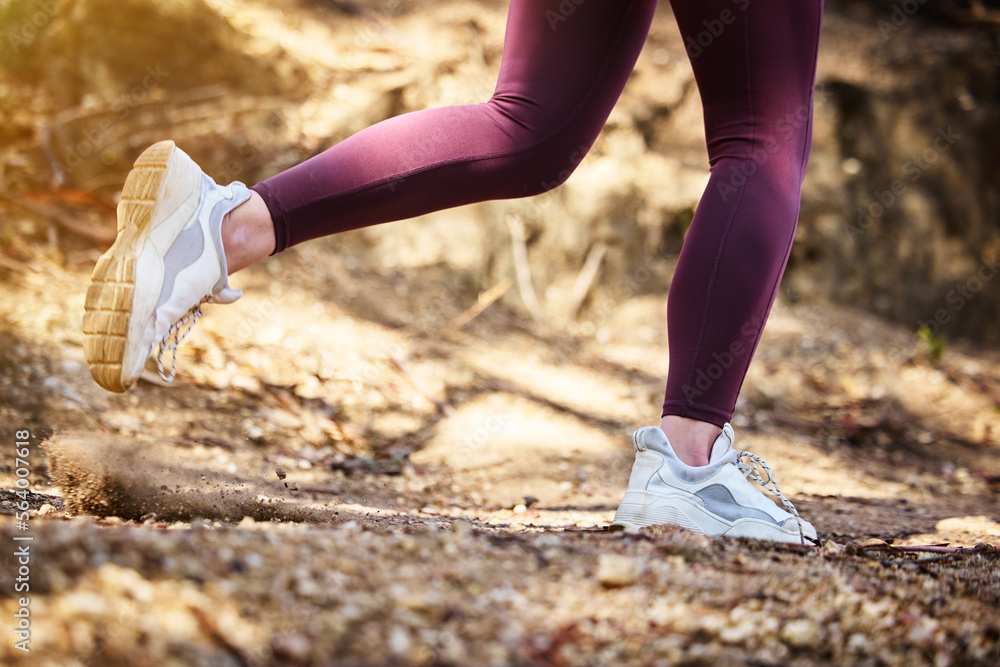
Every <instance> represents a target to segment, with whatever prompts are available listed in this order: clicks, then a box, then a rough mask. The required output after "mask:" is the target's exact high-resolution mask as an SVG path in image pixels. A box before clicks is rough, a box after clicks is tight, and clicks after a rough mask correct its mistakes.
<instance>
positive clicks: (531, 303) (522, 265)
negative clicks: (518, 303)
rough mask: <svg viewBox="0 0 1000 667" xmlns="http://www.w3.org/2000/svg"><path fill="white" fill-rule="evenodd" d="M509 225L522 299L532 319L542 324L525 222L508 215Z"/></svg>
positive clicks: (540, 305) (540, 306) (540, 307)
mask: <svg viewBox="0 0 1000 667" xmlns="http://www.w3.org/2000/svg"><path fill="white" fill-rule="evenodd" d="M507 227H508V228H509V229H510V242H511V246H512V249H513V255H514V270H515V271H516V272H517V283H518V286H519V287H520V290H521V300H522V301H524V307H525V308H527V309H528V312H529V313H530V314H531V317H532V319H534V320H535V322H537V323H538V324H541V323H542V321H543V319H544V317H543V315H542V304H541V302H539V301H538V295H537V294H536V293H535V285H534V282H533V281H532V280H531V264H530V263H529V262H528V242H527V239H526V237H525V234H524V222H523V221H522V220H521V219H520V218H518V217H517V216H514V215H508V216H507Z"/></svg>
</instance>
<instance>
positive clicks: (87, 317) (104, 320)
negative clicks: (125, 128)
mask: <svg viewBox="0 0 1000 667" xmlns="http://www.w3.org/2000/svg"><path fill="white" fill-rule="evenodd" d="M174 147H175V146H174V142H172V141H161V142H159V143H156V144H153V145H152V146H150V147H149V148H147V149H146V150H145V151H143V153H142V154H141V155H140V156H139V158H138V159H137V160H136V161H135V166H134V168H133V169H132V171H131V172H129V175H128V177H127V178H126V179H125V186H124V188H123V189H122V197H121V202H120V203H119V204H118V237H117V238H116V239H115V242H114V244H113V245H112V246H111V248H109V249H108V251H107V252H105V253H104V255H102V256H101V258H100V259H99V260H98V262H97V266H95V267H94V272H93V274H92V275H91V283H90V287H88V289H87V297H86V301H85V303H84V316H83V333H84V340H83V352H84V357H85V358H86V360H87V364H88V366H89V367H90V375H91V377H93V378H94V381H95V382H97V384H99V385H100V386H101V387H103V388H105V389H107V390H108V391H112V392H116V393H121V392H123V391H126V390H127V389H128V388H129V387H130V386H131V385H132V384H133V383H134V380H131V381H129V382H128V383H127V384H126V382H124V381H123V378H122V363H123V360H124V356H125V339H126V338H127V336H128V331H129V325H130V319H131V316H132V299H133V294H134V287H135V259H136V255H137V252H138V250H139V249H140V248H141V247H142V245H143V244H144V243H145V241H146V239H147V238H148V236H149V231H150V224H151V218H152V213H153V209H154V208H155V205H156V201H157V195H158V194H159V192H160V188H161V186H162V184H163V179H164V176H165V175H166V171H167V167H168V165H169V162H170V156H171V154H172V153H173V151H174Z"/></svg>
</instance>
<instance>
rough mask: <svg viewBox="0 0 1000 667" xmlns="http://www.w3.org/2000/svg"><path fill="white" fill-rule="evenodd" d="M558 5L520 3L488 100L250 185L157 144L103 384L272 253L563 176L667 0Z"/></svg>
mask: <svg viewBox="0 0 1000 667" xmlns="http://www.w3.org/2000/svg"><path fill="white" fill-rule="evenodd" d="M561 4H564V3H563V2H562V0H513V1H512V3H511V7H510V15H509V18H508V26H507V37H506V42H505V45H504V58H503V62H502V64H501V69H500V80H499V83H498V85H497V90H496V93H495V94H494V95H493V98H492V99H491V100H490V101H489V102H487V103H485V104H476V105H469V106H460V107H451V108H445V109H432V110H429V111H421V112H417V113H411V114H406V115H403V116H400V117H397V118H392V119H390V120H387V121H385V122H383V123H379V124H378V125H375V126H373V127H371V128H369V129H367V130H365V131H363V132H360V133H358V134H356V135H354V136H353V137H351V138H349V139H347V140H346V141H344V142H342V143H340V144H338V145H337V146H335V147H333V148H331V149H330V150H328V151H326V152H324V153H323V154H321V155H318V156H316V157H315V158H313V159H311V160H308V161H306V162H305V163H303V164H301V165H298V166H297V167H294V168H292V169H289V170H288V171H286V172H284V173H282V174H278V175H277V176H275V177H274V178H271V179H269V180H267V181H264V182H263V183H258V184H257V185H256V186H255V187H254V190H253V191H252V192H251V191H248V190H247V188H246V187H245V186H243V185H242V184H236V183H234V184H231V185H230V186H218V185H217V184H216V183H214V181H212V180H211V179H210V178H208V177H207V176H206V175H204V174H203V173H202V172H201V170H200V169H199V168H198V166H197V165H196V164H194V163H193V162H192V161H191V159H190V158H189V157H188V156H187V155H186V154H184V153H183V151H181V150H180V149H178V148H177V147H176V146H174V144H173V142H160V143H159V144H156V145H155V146H152V147H150V148H149V149H147V150H146V151H145V152H144V153H143V155H142V156H140V158H139V160H138V161H137V162H136V169H134V170H133V172H132V173H131V174H130V175H129V178H128V181H127V182H126V187H125V191H124V192H123V203H122V206H120V207H119V230H120V232H119V237H118V240H116V242H115V245H114V246H113V247H112V249H111V250H109V251H108V252H107V253H105V255H104V256H103V257H102V258H101V259H100V260H99V262H98V266H97V267H96V268H95V271H94V275H93V280H92V283H91V286H90V289H89V290H88V293H87V301H86V305H85V315H84V323H83V328H84V333H85V340H84V350H85V356H86V358H87V362H88V364H89V365H90V368H91V374H92V375H93V377H94V379H95V380H96V381H97V382H98V383H99V384H100V385H101V386H103V387H105V388H106V389H109V390H111V391H125V390H126V389H128V388H129V387H130V386H132V384H133V383H135V381H136V379H137V378H138V377H139V375H140V374H141V372H142V369H143V365H144V364H145V362H146V360H147V359H148V358H149V357H150V354H151V353H152V352H153V350H154V349H155V348H156V347H157V346H159V347H160V350H161V352H163V351H173V350H176V347H177V345H178V344H179V343H180V341H181V339H183V337H184V336H185V335H187V332H188V331H190V327H191V326H193V324H194V323H195V322H196V321H197V319H198V318H199V317H201V304H202V303H205V302H214V303H232V302H233V301H235V300H236V299H238V298H239V296H240V292H239V291H238V290H234V289H232V288H230V287H229V284H228V281H227V278H228V275H229V274H230V273H232V272H234V271H236V270H239V269H240V268H243V267H245V266H249V265H250V264H252V263H253V262H255V261H257V260H258V259H261V258H262V257H265V256H267V255H268V254H271V253H273V252H275V251H278V252H280V251H282V250H284V249H285V248H287V247H289V246H291V245H294V244H296V243H301V242H303V241H306V240H308V239H311V238H316V237H318V236H324V235H327V234H334V233H336V232H342V231H346V230H348V229H357V228H359V227H364V226H367V225H373V224H377V223H381V222H389V221H391V220H401V219H404V218H410V217H414V216H417V215H420V214H423V213H428V212H430V211H435V210H440V209H443V208H449V207H453V206H460V205H462V204H469V203H473V202H478V201H484V200H488V199H500V198H510V197H525V196H528V195H533V194H537V193H540V192H544V191H546V190H549V189H551V188H554V187H556V186H557V185H559V184H560V183H561V182H563V181H564V180H566V179H567V178H568V177H569V175H570V173H571V172H572V171H573V168H574V167H575V165H576V164H577V163H578V162H579V161H580V159H582V157H583V156H584V155H585V154H586V153H587V151H588V150H589V148H590V146H591V144H592V143H593V141H594V139H595V138H596V137H597V134H598V132H600V130H601V128H602V127H603V126H604V123H605V121H606V120H607V117H608V114H609V113H611V109H612V107H613V106H614V104H615V102H616V101H617V99H618V96H619V95H620V94H621V91H622V89H623V88H624V87H625V82H626V81H627V80H628V76H629V74H630V73H631V71H632V67H633V66H634V64H635V60H636V58H637V57H638V56H639V52H640V50H641V49H642V45H643V42H644V41H645V37H646V33H647V32H648V30H649V24H650V22H651V21H652V17H653V12H654V10H655V8H656V0H628V1H616V2H589V3H586V4H582V5H575V9H574V11H573V12H572V14H570V15H569V16H568V17H563V16H562V15H561V13H560V11H559V9H560V5H561ZM158 359H162V355H161V357H158ZM159 370H160V374H161V376H163V377H164V379H172V377H173V370H171V371H169V372H165V371H164V370H163V367H162V366H161V367H160V369H159Z"/></svg>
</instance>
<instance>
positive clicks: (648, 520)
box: [609, 491, 802, 544]
mask: <svg viewBox="0 0 1000 667" xmlns="http://www.w3.org/2000/svg"><path fill="white" fill-rule="evenodd" d="M663 525H668V526H680V527H681V528H685V529H687V530H690V531H693V532H695V533H701V534H702V535H708V536H709V537H723V536H726V537H752V538H754V539H758V540H769V541H771V542H794V543H796V544H800V543H801V542H802V539H801V538H800V536H799V533H798V531H790V530H787V529H785V528H782V527H781V526H777V525H775V524H772V523H767V522H766V521H761V520H760V519H753V518H746V519H737V520H735V521H728V520H726V519H723V518H722V517H720V516H717V515H715V514H713V513H711V512H709V511H708V510H706V509H705V508H704V507H702V506H701V505H699V504H697V503H696V502H694V501H691V500H688V499H687V498H682V497H679V496H658V495H655V494H652V493H649V492H646V491H626V492H625V497H624V498H623V499H622V503H621V505H619V507H618V511H617V512H615V518H614V521H613V522H612V523H611V525H610V526H609V528H610V529H611V530H624V529H631V530H635V529H638V528H645V527H647V526H663Z"/></svg>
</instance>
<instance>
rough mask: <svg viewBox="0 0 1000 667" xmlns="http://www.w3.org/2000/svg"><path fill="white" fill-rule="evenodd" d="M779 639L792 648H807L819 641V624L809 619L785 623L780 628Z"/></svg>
mask: <svg viewBox="0 0 1000 667" xmlns="http://www.w3.org/2000/svg"><path fill="white" fill-rule="evenodd" d="M781 639H782V640H783V641H784V642H785V643H786V644H788V645H789V646H791V647H793V648H809V647H811V646H815V645H816V642H817V641H819V625H817V624H816V623H815V622H814V621H810V620H809V619H805V618H804V619H800V620H797V621H791V622H790V623H787V624H786V625H785V627H784V628H782V629H781Z"/></svg>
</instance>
